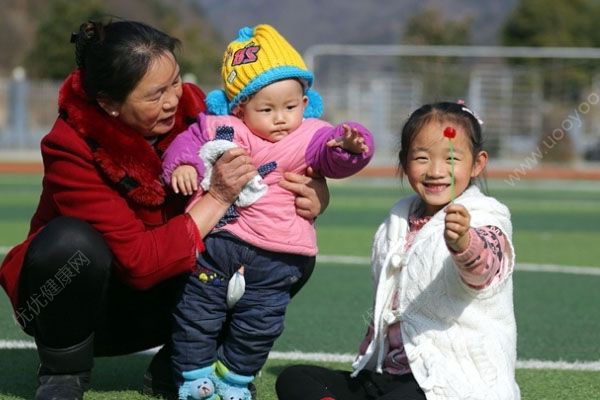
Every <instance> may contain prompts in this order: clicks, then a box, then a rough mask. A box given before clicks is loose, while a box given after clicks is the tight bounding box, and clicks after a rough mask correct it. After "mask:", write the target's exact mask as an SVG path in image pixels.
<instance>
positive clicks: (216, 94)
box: [204, 90, 229, 115]
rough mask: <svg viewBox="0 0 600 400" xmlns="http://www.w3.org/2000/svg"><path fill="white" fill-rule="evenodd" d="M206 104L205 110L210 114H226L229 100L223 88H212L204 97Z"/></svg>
mask: <svg viewBox="0 0 600 400" xmlns="http://www.w3.org/2000/svg"><path fill="white" fill-rule="evenodd" d="M204 103H205V104H206V112H207V113H208V114H212V115H228V114H229V100H227V95H226V94H225V91H224V90H212V91H210V92H209V93H208V94H207V95H206V99H204Z"/></svg>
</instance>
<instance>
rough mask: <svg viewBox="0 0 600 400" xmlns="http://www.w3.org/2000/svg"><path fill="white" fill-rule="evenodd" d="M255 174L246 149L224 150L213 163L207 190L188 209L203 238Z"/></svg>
mask: <svg viewBox="0 0 600 400" xmlns="http://www.w3.org/2000/svg"><path fill="white" fill-rule="evenodd" d="M256 174H257V172H256V168H255V167H254V165H252V160H251V159H250V157H248V155H247V154H246V152H245V151H244V150H243V149H241V148H239V147H236V148H234V149H231V150H228V151H226V152H225V153H223V155H222V156H221V158H219V159H218V160H217V162H216V163H215V164H214V165H213V173H212V176H211V181H210V189H209V190H208V193H207V194H206V195H205V196H202V198H200V200H198V201H197V202H196V203H194V205H193V206H192V207H191V208H190V209H189V210H188V213H189V214H190V216H191V217H192V219H193V220H194V222H195V223H196V226H197V227H198V230H199V231H200V235H201V236H202V237H205V236H206V235H207V234H208V233H209V232H210V231H211V230H212V229H213V228H214V227H215V225H216V224H217V223H218V222H219V220H220V219H221V217H222V216H223V215H225V212H226V211H227V209H228V208H229V206H231V204H232V203H233V202H234V201H235V199H236V198H237V197H238V195H239V194H240V192H241V190H242V188H243V187H244V185H245V184H246V183H247V182H248V181H249V180H250V179H252V177H253V176H254V175H256Z"/></svg>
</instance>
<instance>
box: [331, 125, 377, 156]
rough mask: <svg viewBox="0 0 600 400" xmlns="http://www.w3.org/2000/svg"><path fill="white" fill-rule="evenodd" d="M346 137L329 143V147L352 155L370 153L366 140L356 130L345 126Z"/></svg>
mask: <svg viewBox="0 0 600 400" xmlns="http://www.w3.org/2000/svg"><path fill="white" fill-rule="evenodd" d="M343 127H344V135H343V136H340V137H338V138H335V139H331V140H330V141H329V142H327V147H341V148H342V149H344V150H346V151H347V152H350V153H355V154H360V153H366V152H368V151H369V146H367V145H366V144H365V138H364V137H363V136H362V135H361V134H360V132H358V129H356V128H350V127H349V126H348V125H346V124H344V125H343Z"/></svg>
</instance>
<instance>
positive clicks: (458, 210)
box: [444, 203, 471, 253]
mask: <svg viewBox="0 0 600 400" xmlns="http://www.w3.org/2000/svg"><path fill="white" fill-rule="evenodd" d="M445 212H446V218H445V219H444V225H445V226H444V240H446V244H447V245H448V247H450V248H451V249H452V250H454V251H455V252H457V253H462V252H463V251H465V250H467V248H468V247H469V229H470V228H471V215H470V214H469V212H468V211H467V209H466V208H465V207H464V206H462V205H460V204H455V203H450V205H449V206H448V207H446V209H445Z"/></svg>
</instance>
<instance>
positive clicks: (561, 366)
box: [0, 340, 600, 371]
mask: <svg viewBox="0 0 600 400" xmlns="http://www.w3.org/2000/svg"><path fill="white" fill-rule="evenodd" d="M35 348H36V347H35V343H34V342H32V341H27V340H0V350H33V349H35ZM157 350H158V348H155V349H151V350H147V351H145V352H143V353H144V354H154V353H156V351H157ZM355 357H356V355H355V354H341V353H304V352H302V351H286V352H283V351H272V352H271V353H270V354H269V359H270V360H287V361H301V362H340V363H351V362H352V361H354V358H355ZM517 368H519V369H557V370H564V371H600V361H575V362H568V361H543V360H518V361H517Z"/></svg>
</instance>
